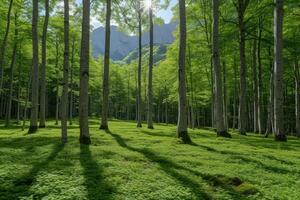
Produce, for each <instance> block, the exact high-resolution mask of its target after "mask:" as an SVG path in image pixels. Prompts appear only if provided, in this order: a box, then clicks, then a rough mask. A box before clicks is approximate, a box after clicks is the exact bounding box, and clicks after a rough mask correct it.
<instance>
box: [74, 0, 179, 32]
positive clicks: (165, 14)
mask: <svg viewBox="0 0 300 200" xmlns="http://www.w3.org/2000/svg"><path fill="white" fill-rule="evenodd" d="M160 1H161V2H163V1H164V0H160ZM76 2H77V3H81V2H82V0H76ZM176 3H177V0H171V3H170V6H169V7H168V8H167V9H166V10H159V11H157V13H156V15H157V16H158V17H160V18H162V19H163V20H164V21H165V23H169V22H170V21H171V19H172V17H173V14H172V10H171V9H172V7H174V6H175V5H176ZM91 23H92V24H93V26H94V28H97V27H98V26H100V25H101V24H100V23H99V22H98V21H97V20H96V17H93V16H92V20H91Z"/></svg>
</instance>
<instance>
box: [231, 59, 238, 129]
mask: <svg viewBox="0 0 300 200" xmlns="http://www.w3.org/2000/svg"><path fill="white" fill-rule="evenodd" d="M233 70H234V91H233V118H232V129H235V128H236V125H237V112H236V110H237V109H236V108H237V93H238V92H237V91H238V89H237V69H236V59H235V58H234V66H233Z"/></svg>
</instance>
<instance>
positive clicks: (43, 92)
mask: <svg viewBox="0 0 300 200" xmlns="http://www.w3.org/2000/svg"><path fill="white" fill-rule="evenodd" d="M48 21H49V0H45V21H44V27H43V36H42V65H41V91H40V92H41V94H40V124H39V128H45V127H46V62H47V61H46V57H47V31H48Z"/></svg>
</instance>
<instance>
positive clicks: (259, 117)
mask: <svg viewBox="0 0 300 200" xmlns="http://www.w3.org/2000/svg"><path fill="white" fill-rule="evenodd" d="M258 24H259V30H258V46H257V59H258V90H257V102H258V105H257V120H258V131H259V133H260V134H263V133H264V131H265V123H264V120H263V118H264V110H263V94H262V93H263V81H262V64H261V37H262V19H261V18H260V19H259V22H258Z"/></svg>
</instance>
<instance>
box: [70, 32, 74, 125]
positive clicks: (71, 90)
mask: <svg viewBox="0 0 300 200" xmlns="http://www.w3.org/2000/svg"><path fill="white" fill-rule="evenodd" d="M74 54H75V38H73V41H72V57H71V67H70V78H71V80H70V85H69V87H70V103H69V105H70V106H69V125H72V124H73V67H74V56H75V55H74Z"/></svg>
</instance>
